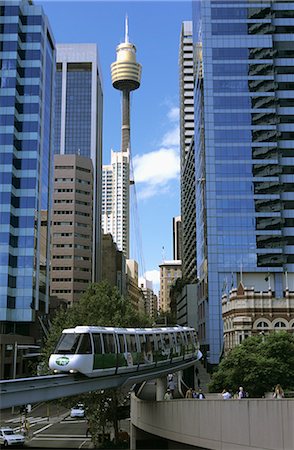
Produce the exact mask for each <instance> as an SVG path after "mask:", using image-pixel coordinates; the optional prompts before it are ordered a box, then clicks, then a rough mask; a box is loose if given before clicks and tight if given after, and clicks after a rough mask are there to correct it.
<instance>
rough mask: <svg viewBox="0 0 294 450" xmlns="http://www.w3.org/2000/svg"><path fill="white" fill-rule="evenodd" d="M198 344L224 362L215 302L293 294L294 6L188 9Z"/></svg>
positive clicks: (204, 0) (209, 1) (201, 5)
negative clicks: (234, 292) (226, 297)
mask: <svg viewBox="0 0 294 450" xmlns="http://www.w3.org/2000/svg"><path fill="white" fill-rule="evenodd" d="M193 8H194V9H193V26H194V29H193V39H194V43H195V47H196V48H197V49H198V54H197V56H196V58H195V95H194V101H195V167H196V169H195V175H196V235H197V271H198V277H199V280H200V282H199V286H198V318H199V326H198V332H199V338H200V342H201V345H202V349H203V350H204V352H205V353H207V358H208V362H209V363H211V364H216V363H218V361H219V357H220V355H221V353H222V342H223V338H222V337H223V329H222V313H221V295H222V292H224V291H226V290H228V289H230V288H231V287H233V286H235V287H236V285H237V283H239V282H240V279H242V280H243V282H244V284H245V285H247V286H254V287H255V290H257V291H258V290H260V291H265V290H267V289H269V288H271V289H272V290H273V291H274V293H275V298H276V301H278V299H279V298H281V297H283V295H284V290H285V283H288V284H289V289H290V290H291V291H293V290H294V281H293V272H294V232H293V225H294V175H293V167H292V166H293V156H294V150H293V142H294V141H293V139H294V59H293V57H294V41H293V30H294V25H293V24H294V22H293V21H294V3H293V2H288V1H287V2H286V1H285V2H283V1H266V0H263V1H252V0H244V1H241V0H240V1H233V0H230V1H228V0H226V1H225V0H217V1H216V0H201V1H199V2H198V1H196V2H193Z"/></svg>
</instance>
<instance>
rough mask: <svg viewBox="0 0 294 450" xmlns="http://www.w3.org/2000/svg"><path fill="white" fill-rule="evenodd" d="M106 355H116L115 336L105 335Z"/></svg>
mask: <svg viewBox="0 0 294 450" xmlns="http://www.w3.org/2000/svg"><path fill="white" fill-rule="evenodd" d="M103 344H104V353H115V344H114V336H113V334H103Z"/></svg>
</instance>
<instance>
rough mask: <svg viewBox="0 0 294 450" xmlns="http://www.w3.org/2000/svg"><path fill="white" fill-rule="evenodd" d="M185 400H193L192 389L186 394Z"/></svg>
mask: <svg viewBox="0 0 294 450" xmlns="http://www.w3.org/2000/svg"><path fill="white" fill-rule="evenodd" d="M185 398H193V391H192V388H189V389H188V390H187V392H186V395H185Z"/></svg>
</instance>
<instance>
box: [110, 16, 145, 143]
mask: <svg viewBox="0 0 294 450" xmlns="http://www.w3.org/2000/svg"><path fill="white" fill-rule="evenodd" d="M141 71H142V66H141V64H139V63H137V61H136V47H135V45H134V44H131V43H130V42H129V35H128V18H127V17H126V23H125V42H123V43H122V44H119V45H118V46H117V47H116V61H115V62H113V63H112V64H111V78H112V85H113V87H114V88H115V89H118V90H120V91H122V130H121V131H122V132H121V151H122V152H126V151H127V150H128V149H129V147H130V92H131V91H134V90H135V89H138V87H139V86H140V83H141Z"/></svg>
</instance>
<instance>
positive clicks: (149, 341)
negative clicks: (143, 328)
mask: <svg viewBox="0 0 294 450" xmlns="http://www.w3.org/2000/svg"><path fill="white" fill-rule="evenodd" d="M146 349H147V350H146V351H147V352H152V353H153V352H154V336H153V334H146Z"/></svg>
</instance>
